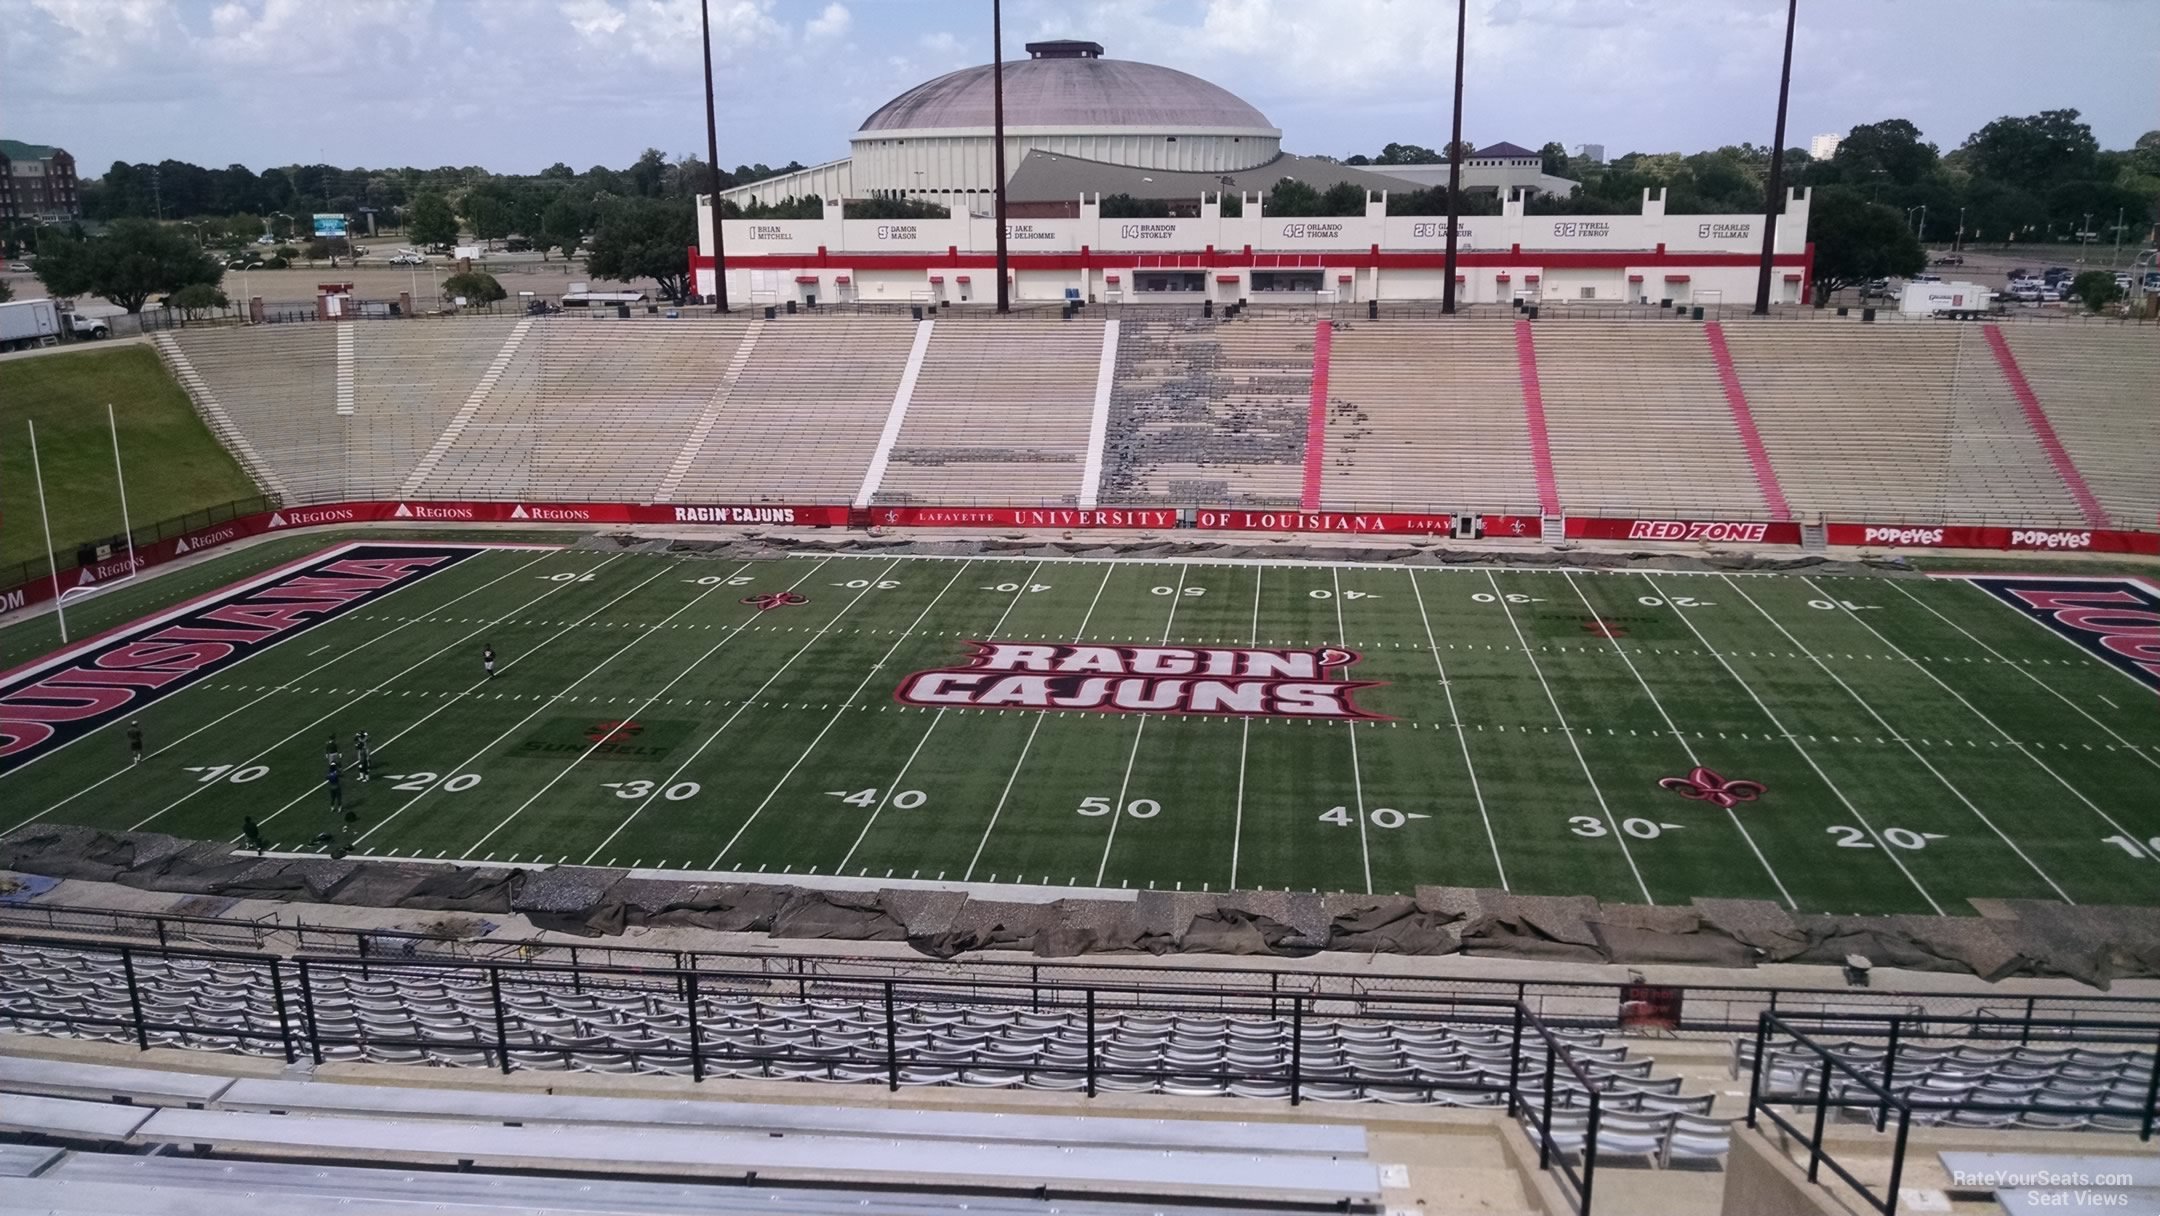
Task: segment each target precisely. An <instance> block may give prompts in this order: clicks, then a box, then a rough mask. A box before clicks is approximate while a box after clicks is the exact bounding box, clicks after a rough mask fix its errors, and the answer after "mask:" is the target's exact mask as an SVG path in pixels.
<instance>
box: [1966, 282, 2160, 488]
mask: <svg viewBox="0 0 2160 1216" xmlns="http://www.w3.org/2000/svg"><path fill="white" fill-rule="evenodd" d="M2002 334H2003V340H2004V342H2005V343H2006V344H2007V345H2008V346H2009V348H2010V352H2011V353H2012V354H2013V355H2015V356H2016V357H2017V361H2018V367H2019V369H2020V370H2022V371H2023V372H2024V373H2025V380H2026V383H2028V384H2029V385H2031V386H2032V390H2033V395H2034V396H2035V397H2037V398H2039V400H2040V408H2041V409H2043V410H2045V411H2046V412H2047V416H2048V422H2049V424H2050V425H2051V426H2053V427H2054V429H2055V437H2056V438H2057V439H2060V440H2061V441H2062V445H2063V450H2064V451H2066V452H2068V453H2069V454H2070V458H2071V459H2072V460H2073V461H2075V462H2076V464H2077V467H2078V472H2080V473H2082V474H2083V475H2084V477H2085V484H2086V486H2087V487H2088V488H2090V489H2091V490H2092V492H2093V497H2095V498H2097V499H2099V500H2100V505H2101V506H2102V507H2103V508H2105V509H2106V510H2107V513H2108V514H2109V515H2110V516H2111V517H2112V518H2113V522H2114V525H2115V526H2116V527H2118V528H2151V527H2153V526H2154V525H2155V524H2160V420H2156V419H2155V417H2154V411H2153V401H2154V399H2155V398H2156V397H2160V342H2155V341H2153V335H2152V333H2151V332H2150V330H2149V329H2147V328H2145V327H2137V328H2127V327H2121V326H2067V325H2005V326H2003V327H2002Z"/></svg>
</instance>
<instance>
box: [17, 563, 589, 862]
mask: <svg viewBox="0 0 2160 1216" xmlns="http://www.w3.org/2000/svg"><path fill="white" fill-rule="evenodd" d="M552 556H554V554H551V553H542V554H540V555H539V556H537V557H534V558H533V559H532V561H528V562H526V563H524V564H523V565H520V566H518V567H516V568H515V569H512V570H508V571H505V572H504V573H502V574H499V575H496V576H495V577H494V578H491V579H489V580H488V581H487V582H484V583H482V584H480V585H479V586H477V587H474V588H473V589H472V590H470V591H466V592H462V593H460V594H459V595H456V596H454V597H452V598H450V599H448V600H445V601H443V603H442V604H441V606H440V607H437V608H434V609H431V610H430V612H440V611H442V610H443V609H444V608H448V607H449V606H450V605H452V604H455V603H457V602H458V601H459V600H462V599H465V598H467V597H468V596H474V595H478V594H480V593H481V592H482V591H485V590H487V589H488V588H490V587H492V586H494V585H495V584H497V583H499V582H501V581H503V580H504V579H506V578H509V577H510V576H511V575H513V574H517V573H520V572H522V571H524V570H526V569H527V568H529V567H531V566H532V565H534V564H535V563H537V562H541V561H545V560H546V559H547V558H549V557H552ZM610 560H612V559H610ZM595 568H596V569H597V567H595ZM410 585H411V586H415V587H418V586H425V585H426V584H425V583H413V584H410ZM404 589H405V588H399V590H404ZM558 590H561V588H560V587H555V588H551V589H550V591H548V592H542V593H541V595H539V596H536V597H534V598H535V599H541V598H545V597H546V596H547V595H548V594H550V593H551V592H552V591H558ZM391 594H392V595H395V594H396V592H395V591H393V592H391ZM384 598H385V599H387V598H389V597H388V596H385V597H384ZM526 602H527V603H528V604H529V603H531V602H533V601H531V600H528V601H526ZM423 615H426V614H423ZM332 623H333V624H334V623H335V622H332ZM419 623H420V618H419V617H414V618H413V619H411V620H409V621H406V622H405V623H404V624H402V625H399V626H397V627H395V628H392V629H386V630H384V631H383V632H381V633H378V634H376V635H375V636H374V637H371V638H369V639H368V640H367V641H365V642H362V643H360V644H359V645H358V646H355V647H353V648H352V649H351V650H348V651H345V652H344V653H342V654H340V655H338V656H337V657H336V658H332V659H326V660H324V661H323V662H321V663H317V664H316V665H315V666H313V667H310V668H308V669H307V670H306V671H303V672H301V673H300V674H298V675H296V676H293V677H292V678H291V679H288V680H282V681H280V682H279V683H278V684H276V685H275V686H273V687H271V688H270V689H269V690H268V691H265V692H262V693H259V694H257V695H256V696H254V697H251V698H249V699H248V700H247V701H245V702H243V703H241V704H239V705H236V706H234V707H233V708H231V709H228V710H226V711H225V712H224V713H222V714H219V715H218V716H217V717H215V718H212V719H210V720H209V721H208V722H205V723H203V724H202V725H201V726H198V727H196V728H195V729H194V730H191V731H189V732H188V733H186V734H184V735H182V736H180V737H179V738H177V739H175V740H173V741H172V742H170V743H168V744H166V745H165V746H163V747H161V748H158V749H157V750H156V751H153V752H151V753H150V758H151V759H155V758H157V757H159V756H162V755H164V754H165V753H166V752H169V751H171V750H172V749H174V748H176V747H178V746H180V745H181V744H183V743H185V742H187V741H188V740H190V739H192V738H194V737H195V736H197V735H199V734H201V733H203V732H204V731H206V730H209V729H210V728H211V727H213V726H216V725H217V724H218V723H220V722H223V721H224V720H225V719H227V718H230V717H232V716H233V715H234V714H237V713H240V712H242V711H244V710H249V709H253V708H254V707H255V706H257V705H259V704H261V703H262V702H263V701H265V700H267V699H269V698H270V697H274V696H276V695H277V694H278V693H279V692H281V691H283V690H285V689H288V688H290V687H292V686H293V685H294V684H295V683H297V682H298V681H300V680H304V679H306V678H308V677H309V676H312V675H314V674H315V673H316V672H318V671H322V670H324V669H326V668H328V667H330V666H331V665H332V664H334V663H337V662H339V661H341V660H343V659H346V658H350V657H351V656H353V655H356V654H358V653H360V652H361V651H363V650H366V649H367V648H368V647H370V646H373V645H374V644H375V643H377V642H380V641H382V640H383V639H384V638H387V637H389V636H390V635H391V634H394V633H397V632H399V631H401V630H404V629H409V628H411V627H412V626H414V625H417V624H419ZM467 636H468V637H469V636H471V635H469V634H468V635H467ZM436 653H438V654H439V653H441V652H440V651H438V652H436ZM428 657H429V658H433V657H434V655H430V656H428ZM422 661H423V662H424V661H425V660H422ZM410 670H412V669H411V668H409V667H408V668H406V669H405V671H410ZM405 671H401V672H399V673H398V674H397V675H396V676H391V677H390V680H395V679H397V678H398V676H402V675H404V674H405ZM390 680H385V681H383V682H382V684H385V685H386V684H388V683H390ZM376 687H378V688H380V687H382V685H377V686H376ZM181 691H182V692H185V691H186V690H185V689H183V690H181ZM370 691H373V690H372V689H371V690H370ZM174 695H175V697H176V698H177V697H178V695H179V694H177V693H176V694H174ZM365 695H366V694H362V696H363V697H364V696H365ZM356 700H357V699H356ZM160 703H162V702H160ZM353 703H355V702H347V704H348V705H350V704H353ZM316 721H317V722H320V721H321V719H317V720H316ZM311 725H312V724H311ZM95 733H97V732H95V731H92V732H91V734H95ZM89 737H90V735H84V736H82V738H84V739H87V738H89ZM71 742H74V740H71ZM53 750H54V751H56V752H57V751H59V750H60V749H59V748H54V749H53ZM40 758H42V757H40ZM30 763H32V764H34V763H36V760H32V761H31V762H30ZM243 763H245V762H243ZM28 767H30V765H29V764H25V765H22V766H21V767H20V768H17V769H16V770H15V771H16V772H18V773H19V772H21V771H22V770H23V769H25V768H28ZM134 767H135V766H134V765H133V764H128V765H125V766H123V767H121V768H118V769H115V770H113V771H112V772H110V773H107V774H106V775H105V776H103V777H100V778H98V779H97V780H95V781H93V782H91V783H90V784H88V785H86V786H84V787H82V788H81V789H79V790H76V791H75V792H74V793H72V794H69V795H68V796H67V797H65V798H62V799H61V800H60V801H58V802H55V803H53V804H52V805H51V806H48V807H46V808H45V809H44V810H42V811H39V812H38V813H37V814H35V815H32V816H30V817H29V818H28V819H25V820H23V821H22V822H21V823H17V824H14V825H13V826H11V827H9V828H8V829H7V831H6V832H0V836H5V835H7V832H12V831H14V830H15V829H16V828H19V827H22V826H24V824H29V823H35V822H36V821H38V820H40V819H43V818H44V817H45V816H47V815H50V814H52V813H53V812H54V811H57V810H59V809H60V808H61V807H63V806H66V805H67V804H68V803H70V802H73V801H75V800H76V799H77V798H80V797H82V796H83V795H84V794H87V793H89V792H90V791H92V790H94V789H96V788H98V787H99V786H101V785H103V784H105V783H106V782H108V781H111V780H112V779H113V778H115V777H119V776H121V775H122V774H125V773H127V772H130V771H132V770H133V769H134ZM10 775H12V774H10ZM195 792H199V791H190V795H191V796H192V794H193V793H195ZM181 801H182V802H184V801H186V799H185V798H183V799H181ZM173 805H174V806H177V805H179V804H178V803H174V804H173ZM171 809H172V807H170V806H168V807H166V808H165V810H166V811H169V810H171ZM164 813H165V811H159V812H158V814H159V815H162V814H164ZM151 818H156V816H152V817H151ZM143 822H144V823H148V822H149V820H148V819H146V820H144V821H143ZM137 826H138V827H139V826H140V825H139V824H138V825H137ZM130 830H133V829H130Z"/></svg>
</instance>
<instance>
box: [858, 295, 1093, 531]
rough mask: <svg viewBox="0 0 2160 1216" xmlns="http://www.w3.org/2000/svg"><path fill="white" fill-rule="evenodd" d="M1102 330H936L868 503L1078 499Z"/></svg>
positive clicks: (974, 326) (944, 324)
mask: <svg viewBox="0 0 2160 1216" xmlns="http://www.w3.org/2000/svg"><path fill="white" fill-rule="evenodd" d="M1102 342H1103V323H1102V322H1100V321H1095V320H1089V321H1085V322H1080V321H1071V322H1058V321H1039V320H1032V319H1019V320H1015V321H1013V322H1012V323H1010V324H998V323H995V322H992V323H987V324H986V323H982V322H977V321H971V320H940V321H938V322H936V323H935V328H934V331H933V333H932V335H931V338H930V346H929V349H928V353H927V355H926V357H925V358H924V360H923V365H922V371H921V373H920V374H919V375H918V376H917V378H916V381H915V393H914V396H913V398H912V399H911V400H910V402H909V405H908V410H907V417H906V419H905V421H904V422H903V424H902V425H901V428H900V434H899V439H898V441H897V442H896V443H895V444H894V446H893V451H892V456H891V461H890V463H889V464H887V465H886V468H885V476H884V479H883V480H882V481H881V482H880V483H879V484H878V487H877V492H876V496H875V498H874V499H873V500H872V501H874V502H876V503H879V504H903V503H914V502H924V503H969V502H982V503H995V504H1002V505H1013V506H1018V505H1034V504H1044V505H1065V506H1070V505H1073V504H1074V503H1077V502H1078V501H1079V500H1080V495H1081V493H1082V491H1083V489H1084V488H1085V487H1083V486H1082V485H1081V484H1080V481H1081V474H1082V470H1083V468H1084V465H1085V462H1086V459H1087V445H1088V421H1089V417H1090V415H1091V414H1092V412H1093V410H1094V403H1095V378H1096V370H1097V367H1098V365H1099V363H1100V361H1101V355H1102Z"/></svg>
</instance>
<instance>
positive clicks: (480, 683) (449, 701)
mask: <svg viewBox="0 0 2160 1216" xmlns="http://www.w3.org/2000/svg"><path fill="white" fill-rule="evenodd" d="M616 556H618V557H619V556H621V555H620V554H618V555H616ZM614 560H615V558H613V557H611V558H609V559H608V562H611V561H614ZM608 562H602V563H600V566H605V565H607V564H608ZM600 566H595V567H593V570H594V571H598V570H599V569H600ZM747 567H748V563H745V568H747ZM666 573H668V571H667V570H666V569H661V570H656V571H654V572H653V573H652V574H651V575H650V576H649V577H647V578H645V579H644V580H642V581H640V582H638V583H637V584H635V585H633V586H632V587H631V588H630V589H629V590H627V591H624V592H623V593H622V594H620V595H617V596H615V597H614V598H613V599H610V600H608V601H607V602H606V603H604V604H602V605H600V606H599V607H598V608H595V609H593V610H592V612H591V613H589V614H587V618H586V619H590V618H591V617H594V616H598V615H600V614H601V613H603V612H605V611H607V610H608V609H609V608H612V607H614V606H615V605H616V604H617V603H619V602H621V601H622V600H623V599H624V598H625V597H627V596H629V595H630V594H631V593H632V592H634V591H636V590H637V589H638V588H640V587H643V586H644V585H645V584H646V583H649V582H651V581H653V579H656V578H659V577H660V576H661V575H663V574H666ZM577 581H578V580H573V581H572V582H570V583H565V584H563V585H564V586H574V585H576V582H577ZM579 623H580V622H578V621H571V622H567V623H565V624H564V625H563V627H562V628H560V629H558V630H556V631H555V632H554V633H551V634H549V635H548V636H547V637H545V638H543V639H541V640H540V643H539V645H537V646H534V647H532V648H531V649H529V650H527V651H525V652H524V653H522V654H520V655H518V656H517V657H516V658H513V659H511V660H510V661H509V662H507V663H505V664H503V670H504V671H505V672H507V671H509V670H510V669H511V668H512V667H515V666H517V665H518V664H519V663H520V662H523V661H524V660H526V659H529V658H531V657H532V656H533V655H535V654H537V653H539V651H540V649H541V648H542V647H544V646H546V645H547V644H548V643H550V642H553V641H554V640H555V639H556V638H559V637H561V636H563V635H564V634H566V633H568V632H570V631H571V630H572V629H575V628H577V626H578V624H579ZM487 628H488V626H486V625H482V626H481V627H480V629H476V630H474V631H473V632H474V633H479V632H481V631H482V630H485V629H487ZM467 636H468V637H469V636H471V635H470V634H468V635H467ZM604 661H605V660H603V662H604ZM487 683H488V679H487V677H482V678H480V679H478V680H475V681H473V682H472V683H471V684H468V685H466V686H465V687H464V688H463V689H462V690H460V691H459V692H457V693H454V694H452V695H451V696H449V697H446V698H444V699H443V702H442V704H440V705H437V706H436V707H435V708H433V709H431V710H429V711H427V713H425V714H423V715H421V716H420V717H419V719H417V720H416V721H414V722H413V723H411V724H410V725H408V726H406V727H405V728H404V729H403V730H400V731H398V733H396V734H394V735H392V736H390V737H389V738H388V739H385V740H383V742H382V743H381V744H380V745H379V746H377V747H376V748H375V749H374V750H375V752H376V753H377V754H380V753H381V752H383V751H385V750H387V749H388V748H389V747H390V745H391V744H393V743H396V742H397V741H398V740H400V739H402V738H404V737H405V736H407V735H409V734H411V733H412V732H414V731H416V730H418V729H420V728H421V727H422V726H425V725H426V724H427V723H428V722H429V721H430V720H432V719H433V718H434V717H435V715H436V714H439V713H441V712H443V711H444V710H446V709H449V708H450V707H451V706H453V705H456V704H457V703H458V702H459V701H462V700H464V699H465V698H466V697H467V696H469V695H471V694H472V691H473V690H474V689H476V688H481V687H484V686H485V685H486V684H487ZM539 712H540V711H539V710H538V709H534V710H533V713H535V714H537V713H539ZM526 720H527V721H529V720H530V715H528V716H527V718H526ZM521 725H522V723H521ZM512 729H515V727H513V728H512ZM497 742H500V740H499V739H498V740H497ZM488 746H489V747H493V746H494V744H493V743H491V744H489V745H488ZM478 756H479V753H475V754H474V755H473V756H470V757H467V758H466V759H465V760H464V761H462V762H460V764H459V765H458V767H457V768H455V769H452V770H450V772H448V773H445V774H444V775H443V776H444V780H448V779H449V778H450V777H453V776H456V775H457V773H458V772H459V770H461V769H463V768H464V767H465V765H467V764H471V763H472V762H473V760H475V759H477V758H478ZM429 788H434V787H432V786H431V787H429ZM315 792H316V790H315V789H312V788H311V789H308V790H305V791H303V792H301V793H299V794H296V795H294V796H293V799H292V800H291V801H290V802H287V803H286V804H285V805H284V806H281V807H279V808H278V809H277V810H275V811H272V812H271V813H270V814H269V815H266V816H264V817H263V819H262V820H260V822H263V823H268V822H269V821H270V820H272V819H275V818H277V817H278V816H279V815H282V814H284V813H285V812H286V811H289V810H291V809H292V808H293V807H294V806H296V805H298V804H299V802H300V801H301V799H303V798H307V797H309V796H311V795H313V794H314V793H315ZM423 792H424V791H423ZM419 798H420V795H419V794H415V795H413V797H412V800H410V801H408V802H406V804H405V805H404V806H401V807H399V808H398V809H397V810H396V811H393V812H391V814H390V815H389V817H388V818H385V819H384V820H382V822H380V823H377V824H376V825H375V826H374V827H371V828H369V829H368V830H367V831H365V832H362V833H361V834H360V835H358V836H356V837H354V838H353V843H354V844H358V843H360V842H361V841H362V840H365V839H367V838H368V837H369V836H371V835H373V834H374V833H375V832H376V831H377V830H378V829H380V828H381V827H383V825H384V824H387V823H389V822H390V820H391V819H395V818H397V816H399V815H401V814H403V813H404V812H405V811H406V810H407V809H409V808H410V807H411V806H412V804H413V802H416V801H418V800H419Z"/></svg>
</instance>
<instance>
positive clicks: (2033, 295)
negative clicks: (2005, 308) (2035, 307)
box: [2003, 282, 2040, 304]
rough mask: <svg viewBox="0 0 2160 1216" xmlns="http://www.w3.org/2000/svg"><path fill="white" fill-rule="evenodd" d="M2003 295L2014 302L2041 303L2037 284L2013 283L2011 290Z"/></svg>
mask: <svg viewBox="0 0 2160 1216" xmlns="http://www.w3.org/2000/svg"><path fill="white" fill-rule="evenodd" d="M2003 294H2004V295H2006V296H2009V297H2010V298H2011V299H2013V300H2018V301H2022V302H2023V303H2026V304H2037V303H2039V302H2040V287H2039V285H2038V284H2036V283H2031V282H2025V283H2012V284H2011V285H2010V290H2008V291H2005V292H2004V293H2003Z"/></svg>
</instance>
